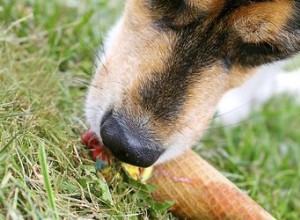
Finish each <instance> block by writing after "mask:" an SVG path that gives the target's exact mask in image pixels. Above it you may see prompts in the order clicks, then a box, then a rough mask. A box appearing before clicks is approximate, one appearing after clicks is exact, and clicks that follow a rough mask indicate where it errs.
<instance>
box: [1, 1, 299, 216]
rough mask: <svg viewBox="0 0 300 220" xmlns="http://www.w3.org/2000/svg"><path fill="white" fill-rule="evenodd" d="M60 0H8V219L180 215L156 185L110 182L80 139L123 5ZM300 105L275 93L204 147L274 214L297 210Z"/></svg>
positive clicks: (4, 20) (4, 45)
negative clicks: (101, 51)
mask: <svg viewBox="0 0 300 220" xmlns="http://www.w3.org/2000/svg"><path fill="white" fill-rule="evenodd" d="M62 2H64V1H59V0H52V1H42V0H36V1H34V0H18V1H12V0H2V1H0V22H1V23H0V88H1V89H0V219H21V217H23V218H28V219H43V218H46V217H47V218H50V219H57V218H65V219H73V218H76V217H86V218H87V217H90V218H93V217H94V218H99V219H101V218H105V217H110V219H144V218H147V217H148V218H150V219H172V218H173V217H172V216H171V214H168V213H166V212H165V211H164V210H165V209H164V206H161V205H158V204H155V203H153V202H152V201H151V199H150V197H149V192H150V191H151V190H152V189H150V188H149V187H146V186H141V185H140V184H138V183H137V182H134V181H132V180H126V177H124V178H125V179H124V181H122V179H121V178H114V179H113V180H112V181H111V183H110V184H107V183H106V182H105V181H104V180H103V177H102V176H101V175H100V174H99V173H98V172H96V171H95V168H94V165H93V162H92V161H91V160H90V159H89V156H88V153H87V152H86V151H85V150H84V148H83V146H82V145H81V143H80V140H79V136H80V134H81V133H82V132H83V131H85V130H86V129H87V128H86V127H85V124H84V118H83V102H84V95H85V93H86V89H87V88H86V84H85V83H81V82H89V79H90V77H91V74H92V72H93V59H94V51H93V50H94V49H93V48H97V47H98V46H99V45H100V43H101V40H102V38H103V35H104V33H105V32H106V30H107V29H108V28H109V27H110V26H111V24H112V23H113V21H114V20H115V19H116V14H117V12H118V11H119V9H120V7H121V4H118V2H117V1H103V0H86V1H84V2H85V3H86V4H84V7H83V6H81V7H79V9H78V8H75V7H70V6H67V5H66V4H63V3H62ZM80 2H83V1H80ZM299 112H300V107H296V106H295V105H294V104H293V100H291V99H290V98H287V97H281V98H279V99H274V100H272V101H270V102H269V103H268V104H267V105H266V106H265V108H264V109H263V110H262V111H259V112H256V113H254V115H253V120H250V121H249V122H247V123H244V124H242V125H241V126H237V127H231V128H224V129H223V128H221V129H212V130H211V131H210V133H209V134H208V135H207V136H206V137H205V138H204V139H205V140H208V141H207V142H205V144H204V145H203V146H201V147H200V146H198V147H197V148H196V150H197V151H198V152H200V153H201V155H202V156H203V157H205V158H206V159H208V160H209V161H210V162H211V163H213V164H214V165H215V166H216V167H217V168H218V169H219V170H221V171H222V172H223V173H224V174H226V176H228V178H230V179H231V180H232V181H234V182H235V183H237V185H238V186H240V187H241V188H242V189H244V190H246V191H247V192H248V193H249V194H250V195H251V196H252V197H253V198H254V199H255V200H256V201H258V202H259V203H260V204H261V205H263V206H264V207H265V208H266V209H268V210H270V211H271V212H272V213H273V215H274V216H275V217H277V218H278V219H299V218H300V211H299V210H300V184H299V183H300V144H299V143H300V135H299V132H298V130H297V129H299V124H300V117H299ZM213 126H218V125H213ZM210 140H211V141H210ZM113 172H116V171H113Z"/></svg>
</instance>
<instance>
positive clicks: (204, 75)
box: [85, 0, 300, 167]
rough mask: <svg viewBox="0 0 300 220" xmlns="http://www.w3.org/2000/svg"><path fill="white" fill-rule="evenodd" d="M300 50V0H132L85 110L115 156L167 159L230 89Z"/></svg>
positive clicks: (187, 143)
mask: <svg viewBox="0 0 300 220" xmlns="http://www.w3.org/2000/svg"><path fill="white" fill-rule="evenodd" d="M299 51H300V0H268V1H265V0H201V1H200V0H128V1H126V3H125V9H124V12H123V15H122V16H121V18H120V19H119V21H118V22H117V24H116V25H115V26H114V27H113V28H112V30H111V31H110V33H109V34H108V37H107V39H106V41H105V43H104V48H103V50H102V54H101V58H100V59H99V61H98V62H97V68H96V71H95V75H94V77H93V79H92V81H91V85H90V88H89V91H88V94H87V98H86V105H85V114H86V118H87V121H88V123H89V126H90V127H91V129H92V131H94V132H95V134H97V136H98V138H99V140H100V141H101V142H102V143H103V144H104V145H105V146H106V147H107V148H108V149H109V151H110V152H111V153H112V154H113V155H114V156H115V157H116V158H117V159H119V160H121V161H123V162H126V163H129V164H132V165H136V166H140V167H148V166H151V165H153V164H158V163H162V162H164V161H166V160H169V159H171V158H173V157H176V156H178V155H180V154H181V153H182V152H184V151H185V150H186V149H188V148H190V147H192V146H193V145H194V144H195V143H196V142H197V141H198V140H199V139H200V138H201V136H202V135H203V133H204V132H205V130H206V129H207V128H208V126H209V123H210V121H211V119H212V117H213V115H214V113H215V111H216V108H217V107H218V106H219V110H220V109H221V112H222V109H223V110H224V109H225V110H226V103H229V102H230V101H228V100H229V98H228V91H229V90H232V89H234V88H237V87H239V86H240V85H242V84H243V83H244V82H245V81H247V79H249V78H251V77H254V78H255V73H257V72H260V73H259V74H260V75H262V74H261V70H262V69H261V68H263V69H264V68H266V65H268V64H270V63H273V62H275V61H280V60H284V59H286V58H289V57H292V56H294V55H295V54H297V53H298V52H299ZM265 74H267V73H265ZM251 80H252V79H251ZM251 80H250V81H251ZM257 81H259V79H258V80H257ZM275 81H276V80H275ZM253 87H254V88H253ZM246 88H247V87H246ZM250 88H251V90H250V91H247V92H248V93H249V94H252V93H256V89H255V83H252V86H250ZM246 90H247V89H246ZM296 90H297V89H296ZM229 93H231V92H229ZM235 93H239V92H235ZM224 94H226V95H225V96H224ZM237 95H240V94H237ZM229 96H230V95H229ZM222 97H223V99H222ZM221 99H222V100H221ZM220 100H221V102H220ZM226 100H227V101H226ZM218 103H220V104H218ZM222 103H223V104H222ZM224 103H225V104H224ZM224 106H225V107H224ZM225 110H224V111H225ZM243 117H244V116H243Z"/></svg>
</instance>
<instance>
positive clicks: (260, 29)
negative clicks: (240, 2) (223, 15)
mask: <svg viewBox="0 0 300 220" xmlns="http://www.w3.org/2000/svg"><path fill="white" fill-rule="evenodd" d="M226 23H227V27H225V28H226V29H228V30H230V34H229V35H230V37H229V39H228V44H227V46H226V47H227V48H226V50H227V51H226V52H227V54H228V57H229V58H230V59H231V60H232V61H233V62H235V63H238V64H241V65H243V66H256V65H261V64H264V63H268V62H271V61H275V60H279V59H284V58H287V57H289V56H291V55H293V54H295V53H297V52H299V51H300V1H299V0H297V1H284V0H278V1H266V2H257V3H254V4H249V5H245V6H242V7H240V8H239V9H237V10H235V11H234V12H233V13H232V14H230V15H229V16H228V20H227V22H226Z"/></svg>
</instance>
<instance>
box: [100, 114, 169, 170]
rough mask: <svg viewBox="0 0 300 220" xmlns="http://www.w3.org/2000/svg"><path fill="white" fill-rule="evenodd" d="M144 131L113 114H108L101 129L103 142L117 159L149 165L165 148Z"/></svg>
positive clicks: (142, 165) (134, 163)
mask: <svg viewBox="0 0 300 220" xmlns="http://www.w3.org/2000/svg"><path fill="white" fill-rule="evenodd" d="M143 133H145V132H144V131H140V130H139V131H137V129H136V128H135V129H133V128H132V127H130V126H128V125H126V123H124V121H121V119H120V118H118V117H117V116H116V115H113V114H110V115H109V116H107V118H106V119H105V120H104V121H103V123H102V126H101V130H100V134H101V138H102V141H103V144H104V145H105V146H106V147H107V148H108V149H109V150H110V151H111V153H112V154H113V155H114V156H115V157H116V158H117V159H119V160H121V161H123V162H126V163H130V164H132V165H136V166H141V167H147V166H151V165H152V164H154V163H155V161H156V160H157V159H158V158H159V156H160V155H161V154H162V153H163V149H162V148H160V147H158V146H157V144H154V143H153V140H151V138H150V137H148V138H146V137H147V135H145V134H143ZM150 143H151V144H150ZM150 146H151V147H150Z"/></svg>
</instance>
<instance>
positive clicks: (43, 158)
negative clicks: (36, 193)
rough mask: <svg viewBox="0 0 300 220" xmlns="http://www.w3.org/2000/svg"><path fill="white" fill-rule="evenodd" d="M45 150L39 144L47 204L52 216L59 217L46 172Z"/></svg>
mask: <svg viewBox="0 0 300 220" xmlns="http://www.w3.org/2000/svg"><path fill="white" fill-rule="evenodd" d="M46 158H47V157H46V152H45V148H44V146H40V148H39V160H40V164H41V168H42V175H43V180H44V185H45V188H46V192H47V196H48V202H49V206H50V207H51V209H52V212H53V217H54V219H57V220H58V219H59V217H58V213H57V210H56V205H55V200H54V193H53V190H52V187H51V181H50V178H49V173H48V170H49V169H48V164H47V159H46Z"/></svg>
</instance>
